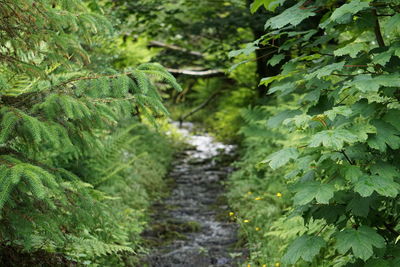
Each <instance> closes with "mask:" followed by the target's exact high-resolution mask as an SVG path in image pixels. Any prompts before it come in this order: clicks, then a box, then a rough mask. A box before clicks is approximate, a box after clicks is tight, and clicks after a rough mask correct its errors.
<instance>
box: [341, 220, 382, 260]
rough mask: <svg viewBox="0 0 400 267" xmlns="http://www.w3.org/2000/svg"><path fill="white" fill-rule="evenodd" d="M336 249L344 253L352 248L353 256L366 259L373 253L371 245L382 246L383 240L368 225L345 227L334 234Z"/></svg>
mask: <svg viewBox="0 0 400 267" xmlns="http://www.w3.org/2000/svg"><path fill="white" fill-rule="evenodd" d="M336 239H337V242H336V249H337V250H338V251H339V253H341V254H344V253H346V252H348V251H349V250H350V249H352V251H353V254H354V256H355V257H357V258H360V259H362V260H364V261H365V260H368V259H369V258H370V257H371V256H372V254H373V247H377V248H382V247H384V246H385V240H384V239H383V237H382V236H380V235H379V234H377V233H376V232H375V230H373V229H372V228H370V227H368V226H360V227H359V228H358V229H346V230H343V231H341V232H340V233H338V234H337V236H336Z"/></svg>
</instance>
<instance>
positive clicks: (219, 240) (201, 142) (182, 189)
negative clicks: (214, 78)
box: [142, 124, 242, 267]
mask: <svg viewBox="0 0 400 267" xmlns="http://www.w3.org/2000/svg"><path fill="white" fill-rule="evenodd" d="M184 125H185V124H184ZM192 128H193V126H192V125H188V124H186V128H184V129H182V132H183V133H184V134H186V135H187V139H188V141H187V142H188V144H189V145H188V149H187V150H185V151H184V152H182V153H180V155H179V157H177V158H176V162H175V163H174V167H173V169H172V170H171V172H170V177H171V178H172V179H174V183H173V184H174V187H173V190H172V192H171V194H170V196H169V197H168V198H166V199H165V200H164V201H163V202H162V203H158V205H156V206H155V209H154V210H155V215H154V216H153V222H152V223H151V225H152V226H153V227H151V228H150V229H148V230H147V231H145V232H144V237H145V238H147V239H148V240H149V239H150V240H151V242H152V244H153V248H152V249H151V252H150V253H149V255H147V256H146V257H145V258H144V259H143V265H142V266H154V267H156V266H157V267H169V266H171V267H175V266H176V267H178V266H180V267H184V266H188V267H189V266H190V267H202V266H205V267H210V266H239V265H240V261H239V260H237V259H236V258H232V257H231V255H232V254H235V255H237V254H240V252H241V251H242V250H241V249H238V248H235V245H236V243H237V237H236V236H237V233H236V231H237V225H236V224H235V223H233V222H230V221H229V220H228V219H227V218H225V220H221V217H224V216H221V214H225V216H227V214H228V213H229V210H228V206H227V205H226V202H225V201H221V200H225V197H224V196H223V195H224V187H223V184H222V182H223V180H225V179H226V177H227V176H228V174H229V173H230V172H231V171H232V168H231V167H229V165H228V163H229V156H230V155H232V154H233V151H234V148H233V146H229V145H224V144H222V143H219V142H215V141H214V140H213V138H212V137H210V136H208V135H207V134H204V135H193V136H191V135H190V134H189V131H190V129H192ZM218 159H219V160H218ZM221 159H223V160H221Z"/></svg>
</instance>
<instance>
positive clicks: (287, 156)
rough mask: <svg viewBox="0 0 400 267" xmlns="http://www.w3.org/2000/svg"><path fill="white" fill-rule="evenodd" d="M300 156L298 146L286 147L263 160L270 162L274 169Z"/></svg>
mask: <svg viewBox="0 0 400 267" xmlns="http://www.w3.org/2000/svg"><path fill="white" fill-rule="evenodd" d="M298 156H299V152H298V151H297V149H296V148H292V147H291V148H284V149H282V150H279V151H277V152H275V153H273V154H271V155H270V156H269V157H268V158H267V159H265V160H264V161H262V163H269V166H270V167H271V168H272V169H277V168H279V167H281V166H283V165H285V164H286V163H288V162H289V161H290V160H291V159H297V157H298Z"/></svg>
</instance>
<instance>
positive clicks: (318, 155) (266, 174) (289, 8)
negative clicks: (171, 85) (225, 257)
mask: <svg viewBox="0 0 400 267" xmlns="http://www.w3.org/2000/svg"><path fill="white" fill-rule="evenodd" d="M399 7H400V3H399V2H398V1H307V2H306V1H299V2H295V1H262V0H261V1H254V3H253V6H252V8H253V11H255V10H256V9H257V8H265V9H267V10H269V11H270V12H271V13H270V18H269V19H268V20H267V22H266V25H265V27H266V34H265V35H264V36H262V37H261V38H260V39H258V40H257V41H256V42H255V43H253V44H249V45H248V46H247V47H245V48H244V49H243V50H241V51H237V53H249V51H251V50H252V49H258V48H257V47H258V46H259V45H261V46H269V47H274V48H275V49H276V54H275V56H274V57H275V58H273V59H271V61H270V62H272V61H274V64H275V63H276V62H281V63H282V67H281V72H280V74H279V75H275V76H270V77H265V78H264V79H263V80H262V81H261V84H264V85H267V86H268V88H269V100H268V102H267V103H266V104H264V105H257V106H255V107H254V108H251V109H247V110H245V111H243V118H244V119H245V120H246V124H245V126H244V127H242V129H241V133H242V134H243V136H244V152H243V154H242V159H241V160H240V161H239V162H238V163H236V166H237V167H238V171H236V172H235V173H234V175H233V176H232V177H231V181H230V193H229V195H230V200H231V201H230V202H231V205H232V206H233V207H234V208H235V212H236V213H237V214H235V216H237V220H238V222H240V224H241V225H242V230H243V235H244V236H245V238H247V240H248V246H249V250H250V259H249V264H250V265H253V266H254V265H255V266H263V265H265V266H271V265H274V264H275V265H277V266H278V265H284V266H292V265H294V266H398V265H399V260H400V256H399V243H398V240H399V236H400V233H399V229H400V225H399V210H398V198H399V197H398V196H399V169H398V168H399V164H398V156H399V147H400V137H399V124H398V115H399V114H400V113H399V98H398V90H399V86H400V79H399V56H400V54H399V48H398V47H399V46H398V42H399V32H400V28H399V26H400V20H399V18H400V16H399V13H398V12H399ZM278 43H279V46H277V45H275V44H278Z"/></svg>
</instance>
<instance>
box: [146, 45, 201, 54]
mask: <svg viewBox="0 0 400 267" xmlns="http://www.w3.org/2000/svg"><path fill="white" fill-rule="evenodd" d="M148 46H149V47H163V48H167V49H170V50H175V51H179V52H183V53H186V54H190V55H192V56H196V57H203V54H202V53H201V52H197V51H191V50H189V49H186V48H183V47H180V46H176V45H170V44H166V43H163V42H159V41H150V43H149V45H148Z"/></svg>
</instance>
